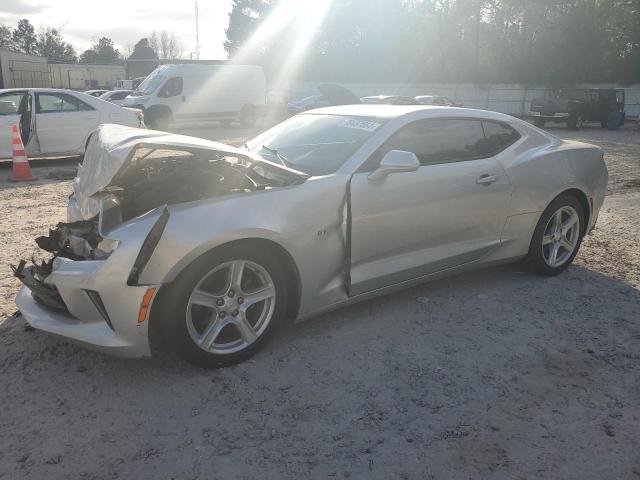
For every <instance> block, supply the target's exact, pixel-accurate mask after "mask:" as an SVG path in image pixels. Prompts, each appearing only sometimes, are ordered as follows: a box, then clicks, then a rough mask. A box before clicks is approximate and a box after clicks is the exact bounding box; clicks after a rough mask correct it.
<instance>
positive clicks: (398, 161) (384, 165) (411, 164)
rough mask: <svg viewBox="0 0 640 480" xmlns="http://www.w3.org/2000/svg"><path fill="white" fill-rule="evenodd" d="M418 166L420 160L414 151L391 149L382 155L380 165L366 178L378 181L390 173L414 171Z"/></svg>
mask: <svg viewBox="0 0 640 480" xmlns="http://www.w3.org/2000/svg"><path fill="white" fill-rule="evenodd" d="M418 168H420V161H419V160H418V157H416V154H415V153H412V152H405V151H403V150H391V151H389V152H387V153H386V154H385V156H384V157H382V160H381V161H380V166H379V167H378V168H377V169H376V170H374V171H373V172H371V173H370V174H369V176H368V177H367V178H368V179H369V180H372V181H378V180H382V179H383V178H385V177H386V176H387V175H390V174H392V173H399V172H415V171H416V170H418Z"/></svg>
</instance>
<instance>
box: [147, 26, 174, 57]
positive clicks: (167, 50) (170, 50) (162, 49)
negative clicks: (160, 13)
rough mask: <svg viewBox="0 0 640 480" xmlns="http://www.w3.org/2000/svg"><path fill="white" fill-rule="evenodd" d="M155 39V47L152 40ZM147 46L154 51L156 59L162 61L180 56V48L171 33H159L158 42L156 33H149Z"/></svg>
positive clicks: (164, 31)
mask: <svg viewBox="0 0 640 480" xmlns="http://www.w3.org/2000/svg"><path fill="white" fill-rule="evenodd" d="M154 38H155V47H154V42H153V39H154ZM149 46H150V47H151V48H153V49H154V50H155V52H156V53H157V54H158V57H159V58H161V59H163V60H174V59H176V58H180V56H181V55H182V46H181V45H180V42H179V41H178V40H177V39H176V37H175V35H174V34H173V33H171V34H170V33H169V32H167V31H166V30H163V31H161V32H160V40H159V41H158V38H157V35H156V32H155V31H154V32H152V33H151V37H150V39H149Z"/></svg>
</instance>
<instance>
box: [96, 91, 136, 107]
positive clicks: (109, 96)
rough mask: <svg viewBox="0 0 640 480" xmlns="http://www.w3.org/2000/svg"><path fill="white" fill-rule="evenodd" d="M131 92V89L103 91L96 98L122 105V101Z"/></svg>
mask: <svg viewBox="0 0 640 480" xmlns="http://www.w3.org/2000/svg"><path fill="white" fill-rule="evenodd" d="M132 93H133V90H111V91H110V92H105V93H103V94H102V95H100V96H99V97H98V98H101V99H102V100H106V101H107V102H111V103H115V104H116V105H122V101H123V100H124V99H125V98H127V97H128V96H129V95H131V94H132Z"/></svg>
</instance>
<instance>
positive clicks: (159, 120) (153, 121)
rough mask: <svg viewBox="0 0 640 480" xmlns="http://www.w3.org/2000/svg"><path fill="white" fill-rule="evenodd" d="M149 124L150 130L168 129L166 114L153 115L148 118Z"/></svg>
mask: <svg viewBox="0 0 640 480" xmlns="http://www.w3.org/2000/svg"><path fill="white" fill-rule="evenodd" d="M149 126H150V127H151V129H152V130H168V129H169V118H168V117H167V116H166V115H158V116H153V117H151V118H150V119H149Z"/></svg>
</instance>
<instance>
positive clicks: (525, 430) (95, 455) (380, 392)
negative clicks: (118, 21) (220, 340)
mask: <svg viewBox="0 0 640 480" xmlns="http://www.w3.org/2000/svg"><path fill="white" fill-rule="evenodd" d="M206 133H207V134H208V135H210V136H212V137H218V138H220V137H225V136H227V137H228V136H229V132H226V131H224V132H220V131H214V130H211V131H209V130H208V131H207V132H206ZM554 133H556V134H557V135H560V136H562V137H565V138H577V139H580V140H585V141H589V142H592V143H596V144H599V145H602V146H603V147H604V148H605V149H606V161H607V165H608V167H609V172H610V192H609V196H608V197H607V199H606V203H605V206H604V208H603V210H602V212H601V216H600V219H599V221H598V226H597V229H596V230H595V232H594V233H593V234H592V235H591V236H589V237H588V238H586V239H585V242H584V244H583V246H582V249H581V251H580V254H579V255H578V257H577V259H576V262H575V264H574V265H573V266H572V267H570V268H569V269H568V271H567V272H565V273H564V274H562V275H560V276H558V277H555V278H547V279H543V278H539V277H536V276H532V275H530V274H527V273H523V272H521V271H520V270H519V269H518V268H517V267H515V266H507V267H500V268H493V269H488V270H483V271H479V272H475V273H472V274H467V275H462V276H457V277H454V278H449V279H446V280H441V281H437V282H433V283H429V284H425V285H423V286H419V287H415V288H412V289H410V290H406V291H403V292H401V293H396V294H393V295H390V296H387V297H383V298H379V299H376V300H373V301H369V302H366V303H362V304H359V305H356V306H353V307H350V308H346V309H343V310H340V311H337V312H334V313H332V314H330V315H325V316H323V317H321V318H317V319H315V320H313V321H310V322H306V323H303V324H300V325H295V326H292V327H290V328H287V329H286V330H284V331H282V332H281V333H280V335H279V336H278V337H277V338H275V339H274V341H272V342H271V343H270V344H269V345H268V346H267V348H265V349H264V350H263V351H262V352H261V353H259V354H258V355H257V356H256V357H255V358H254V359H253V360H251V361H249V362H246V363H244V364H242V365H238V366H235V367H232V368H227V369H222V370H217V371H204V370H199V369H196V368H193V367H191V366H189V365H186V364H184V363H182V362H180V361H179V360H176V359H175V358H170V357H164V358H154V359H151V360H147V361H125V360H119V359H115V358H110V357H106V356H103V355H100V354H96V353H91V352H88V351H85V350H83V349H81V348H78V347H76V346H73V345H71V344H69V343H67V342H65V341H64V340H61V339H58V338H55V337H52V336H50V335H47V334H45V333H41V332H38V331H29V330H28V329H26V328H25V321H24V319H22V318H20V317H15V316H12V314H13V312H14V311H15V306H14V303H13V299H14V296H15V294H16V292H17V290H18V282H17V280H15V279H14V278H12V277H11V275H10V272H9V270H8V264H9V263H12V262H13V263H15V262H16V261H17V259H19V258H22V257H25V256H27V257H28V256H29V255H31V254H35V253H36V252H37V247H36V246H35V244H34V243H33V238H34V237H35V236H37V235H39V234H42V233H44V232H45V231H46V230H47V228H48V227H49V226H51V225H53V224H55V223H56V222H57V221H60V220H63V219H64V210H65V203H66V197H67V195H68V194H69V193H70V182H68V181H57V180H41V181H38V182H36V183H34V184H30V185H15V184H11V183H9V182H7V181H6V177H8V174H9V172H8V171H6V170H5V171H2V172H0V177H1V178H0V202H1V205H2V218H1V219H0V240H1V242H2V246H3V248H2V249H1V251H0V265H2V267H1V269H0V282H1V286H2V288H1V290H0V479H3V480H4V479H6V480H14V479H38V480H40V479H45V478H46V479H82V480H89V479H134V478H135V479H147V478H148V479H167V480H168V479H176V480H178V479H180V480H182V479H257V478H260V479H300V478H313V479H315V478H358V479H360V478H366V479H385V480H386V479H421V480H422V479H438V480H439V479H446V480H450V479H544V480H548V479H562V480H569V479H576V480H588V479H593V480H602V479H612V480H613V479H615V480H623V479H636V480H639V479H640V322H639V320H640V236H639V233H640V130H637V129H632V128H627V129H625V130H624V131H619V132H609V131H606V130H601V129H599V128H598V129H596V128H585V129H584V130H582V131H581V132H569V131H567V130H565V129H557V130H554ZM240 136H241V135H239V137H240ZM35 170H36V172H35V173H36V174H37V175H38V176H39V177H41V178H44V177H46V175H47V173H48V172H50V170H51V169H45V168H37V169H35Z"/></svg>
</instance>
